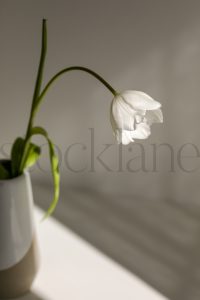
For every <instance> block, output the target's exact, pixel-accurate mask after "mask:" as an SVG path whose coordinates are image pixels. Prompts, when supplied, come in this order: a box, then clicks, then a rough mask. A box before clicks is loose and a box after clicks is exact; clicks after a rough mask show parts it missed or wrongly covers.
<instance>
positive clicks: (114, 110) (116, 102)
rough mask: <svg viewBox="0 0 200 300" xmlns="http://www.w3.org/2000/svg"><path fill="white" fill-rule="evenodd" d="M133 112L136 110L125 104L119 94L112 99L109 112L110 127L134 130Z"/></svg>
mask: <svg viewBox="0 0 200 300" xmlns="http://www.w3.org/2000/svg"><path fill="white" fill-rule="evenodd" d="M135 114H136V111H135V110H133V109H132V108H131V107H130V106H129V105H127V104H126V103H125V102H124V101H123V99H122V98H121V97H120V96H118V97H115V98H114V99H113V101H112V104H111V112H110V119H111V124H112V127H114V128H118V129H125V130H134V126H135V120H134V116H135Z"/></svg>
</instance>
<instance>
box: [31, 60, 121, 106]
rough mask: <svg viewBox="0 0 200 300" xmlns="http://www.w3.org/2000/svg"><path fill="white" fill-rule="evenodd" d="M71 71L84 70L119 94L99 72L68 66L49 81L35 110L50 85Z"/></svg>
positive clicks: (115, 93)
mask: <svg viewBox="0 0 200 300" xmlns="http://www.w3.org/2000/svg"><path fill="white" fill-rule="evenodd" d="M69 71H83V72H86V73H89V74H90V75H92V76H94V77H95V78H96V79H98V80H99V81H100V82H101V83H102V84H103V85H104V86H106V88H107V89H108V90H109V91H110V92H111V93H112V94H113V95H114V96H116V95H117V92H116V91H115V90H114V89H113V87H112V86H111V85H110V84H109V83H108V82H107V81H105V79H103V78H102V77H101V76H100V75H99V74H97V73H96V72H94V71H92V70H90V69H88V68H85V67H81V66H72V67H68V68H65V69H63V70H61V71H60V72H58V73H57V74H56V75H54V76H53V77H52V78H51V80H50V81H49V82H48V83H47V85H46V86H45V88H44V90H43V91H42V93H41V95H40V96H39V98H38V100H37V103H36V106H35V112H36V110H37V108H38V106H39V105H40V103H41V101H42V99H43V98H44V96H45V94H46V92H47V91H48V89H49V88H50V86H51V85H52V84H53V83H54V81H56V79H58V77H60V76H61V75H63V74H65V73H67V72H69Z"/></svg>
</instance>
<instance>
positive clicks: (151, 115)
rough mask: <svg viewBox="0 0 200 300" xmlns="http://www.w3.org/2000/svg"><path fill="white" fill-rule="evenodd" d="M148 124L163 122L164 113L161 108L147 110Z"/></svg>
mask: <svg viewBox="0 0 200 300" xmlns="http://www.w3.org/2000/svg"><path fill="white" fill-rule="evenodd" d="M145 117H146V119H147V122H148V124H150V125H151V124H153V123H163V114H162V111H161V109H156V110H151V111H147V112H146V115H145Z"/></svg>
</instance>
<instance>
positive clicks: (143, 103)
mask: <svg viewBox="0 0 200 300" xmlns="http://www.w3.org/2000/svg"><path fill="white" fill-rule="evenodd" d="M160 108H161V104H160V103H159V102H157V101H155V100H154V99H153V98H151V97H150V96H149V95H147V94H145V93H143V92H139V91H129V90H127V91H124V92H122V93H119V94H117V95H116V96H115V97H114V98H113V100H112V103H111V111H110V120H111V125H112V129H113V133H114V135H115V137H116V139H117V142H118V143H122V144H124V145H127V144H129V143H130V142H134V140H135V139H146V138H148V137H149V135H150V134H151V129H150V126H151V125H152V124H153V123H162V122H163V115H162V111H161V109H160Z"/></svg>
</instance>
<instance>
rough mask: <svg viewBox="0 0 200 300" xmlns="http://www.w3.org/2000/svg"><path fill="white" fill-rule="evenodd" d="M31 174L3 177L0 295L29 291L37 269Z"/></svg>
mask: <svg viewBox="0 0 200 300" xmlns="http://www.w3.org/2000/svg"><path fill="white" fill-rule="evenodd" d="M38 265H39V263H38V249H37V244H36V234H35V226H34V219H33V195H32V187H31V181H30V176H29V173H28V172H24V173H23V174H22V175H21V176H18V177H16V178H13V179H8V180H0V299H6V298H12V297H18V296H20V295H22V294H24V293H26V292H27V291H28V290H29V289H30V287H31V284H32V282H33V280H34V278H35V276H36V273H37V270H38Z"/></svg>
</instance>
